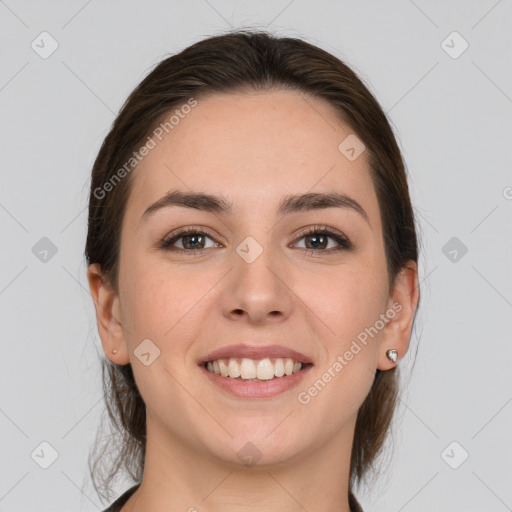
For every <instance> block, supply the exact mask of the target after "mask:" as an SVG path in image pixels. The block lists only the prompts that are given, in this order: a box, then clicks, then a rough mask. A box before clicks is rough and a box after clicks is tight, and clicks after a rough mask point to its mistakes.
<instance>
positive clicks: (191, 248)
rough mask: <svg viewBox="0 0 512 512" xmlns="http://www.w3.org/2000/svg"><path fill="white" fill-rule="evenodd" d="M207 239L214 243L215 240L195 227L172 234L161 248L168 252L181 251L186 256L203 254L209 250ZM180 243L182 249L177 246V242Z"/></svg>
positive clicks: (161, 244)
mask: <svg viewBox="0 0 512 512" xmlns="http://www.w3.org/2000/svg"><path fill="white" fill-rule="evenodd" d="M206 239H210V240H212V241H213V238H212V237H211V236H209V235H208V233H206V232H204V231H202V230H200V229H198V228H194V227H189V228H184V229H182V230H180V231H178V232H177V233H172V234H171V235H170V236H169V237H167V238H165V239H164V240H162V242H161V243H160V248H161V249H165V250H168V251H179V252H184V253H185V254H192V253H194V254H201V253H202V251H203V250H205V249H207V248H209V247H205V243H206ZM178 241H180V244H181V247H179V246H175V244H176V242H178ZM218 245H219V244H217V243H216V242H215V243H214V244H213V245H210V247H216V246H218Z"/></svg>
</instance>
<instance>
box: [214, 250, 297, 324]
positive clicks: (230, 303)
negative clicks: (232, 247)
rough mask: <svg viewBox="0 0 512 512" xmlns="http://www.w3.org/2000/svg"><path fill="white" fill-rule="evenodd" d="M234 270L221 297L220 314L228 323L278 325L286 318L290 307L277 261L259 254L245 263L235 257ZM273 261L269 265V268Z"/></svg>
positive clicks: (283, 272)
mask: <svg viewBox="0 0 512 512" xmlns="http://www.w3.org/2000/svg"><path fill="white" fill-rule="evenodd" d="M233 259H234V268H233V270H232V272H230V275H229V278H228V279H229V281H228V284H227V286H226V288H225V289H224V294H223V296H222V299H221V300H222V308H223V314H224V315H225V316H226V317H228V318H230V319H231V320H233V319H234V320H239V321H242V320H245V321H246V322H249V323H252V324H262V323H265V322H271V323H276V322H282V321H284V320H285V319H286V318H288V317H289V315H290V312H291V308H292V305H293V292H292V291H291V289H290V286H291V285H290V283H289V282H287V281H289V280H290V277H289V275H288V273H287V272H286V269H285V267H284V266H283V265H277V259H276V258H271V257H270V256H267V254H266V251H263V253H262V254H260V255H259V256H258V257H257V258H256V259H255V260H254V261H252V262H248V261H246V260H244V259H243V258H242V257H240V256H239V255H238V254H237V253H235V254H234V255H233ZM272 261H273V264H272Z"/></svg>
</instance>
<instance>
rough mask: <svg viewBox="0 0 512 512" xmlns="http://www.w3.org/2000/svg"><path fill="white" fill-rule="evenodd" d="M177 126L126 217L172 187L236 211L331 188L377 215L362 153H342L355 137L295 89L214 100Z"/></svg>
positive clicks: (160, 146) (158, 150)
mask: <svg viewBox="0 0 512 512" xmlns="http://www.w3.org/2000/svg"><path fill="white" fill-rule="evenodd" d="M177 108H178V110H179V107H177ZM175 120H178V122H177V123H176V124H174V125H173V128H172V130H171V131H170V132H169V133H168V134H167V135H165V136H164V137H163V138H162V140H161V141H160V140H159V139H158V138H155V137H153V139H154V140H155V142H156V145H155V147H154V148H153V149H151V150H150V151H149V153H148V154H147V155H146V156H145V157H144V159H143V160H142V162H141V163H140V164H139V165H138V167H137V168H136V169H135V171H134V176H133V183H132V191H131V194H130V200H129V202H128V205H127V212H126V214H127V215H129V214H130V215H132V214H133V215H139V216H140V215H142V213H143V211H144V209H145V208H147V206H148V205H149V204H151V203H152V202H154V201H157V200H158V199H159V198H160V197H162V196H163V195H164V194H165V193H167V192H168V191H169V190H171V189H181V190H183V191H194V192H199V191H200V192H208V193H212V194H220V195H223V196H225V197H229V198H230V200H231V201H232V202H233V204H234V209H235V211H236V210H242V209H244V208H253V209H254V208H261V207H264V205H266V204H268V203H273V202H275V203H277V202H279V201H280V199H281V197H282V196H283V195H287V194H296V193H304V192H329V191H333V190H334V191H339V192H341V193H346V194H349V195H351V196H354V197H356V196H357V200H358V201H359V202H360V203H364V204H363V207H364V208H365V210H366V211H367V212H368V214H369V216H370V217H371V216H372V215H374V214H375V213H377V212H376V211H375V207H376V204H372V203H374V202H376V197H375V195H374V191H373V185H372V182H371V178H370V174H369V170H368V164H367V155H366V154H365V152H363V153H362V154H361V155H360V156H359V157H358V158H357V159H355V160H353V161H350V160H348V159H347V158H346V157H345V156H344V154H342V152H341V151H340V150H339V148H338V146H339V145H340V143H341V142H342V141H344V140H345V139H346V138H347V137H348V136H350V135H353V131H352V130H351V128H350V127H349V126H348V125H346V124H344V123H342V122H341V121H340V118H339V117H338V116H337V114H336V111H335V110H334V108H333V107H332V106H331V105H330V104H329V103H327V102H326V101H325V100H320V99H317V98H313V97H311V96H309V95H304V94H302V93H300V92H295V91H266V92H255V93H243V94H241V93H240V94H215V95H209V96H207V97H204V98H198V99H197V105H196V106H195V107H193V108H191V109H190V111H189V112H188V113H187V114H182V115H181V116H180V117H179V118H178V117H176V118H175ZM248 192H250V194H249V193H248ZM374 200H375V201H374Z"/></svg>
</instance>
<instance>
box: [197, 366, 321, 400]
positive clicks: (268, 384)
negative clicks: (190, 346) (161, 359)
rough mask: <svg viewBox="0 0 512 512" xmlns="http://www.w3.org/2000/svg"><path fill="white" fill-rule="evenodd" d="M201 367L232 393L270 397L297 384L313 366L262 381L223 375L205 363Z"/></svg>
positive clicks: (242, 395) (221, 386)
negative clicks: (212, 370)
mask: <svg viewBox="0 0 512 512" xmlns="http://www.w3.org/2000/svg"><path fill="white" fill-rule="evenodd" d="M199 368H200V369H201V370H202V372H203V373H204V374H205V375H206V377H207V378H208V379H210V381H211V382H212V383H213V384H216V385H217V386H219V387H220V388H222V389H223V390H225V391H227V392H228V393H231V394H232V395H235V396H238V397H241V398H268V397H272V396H276V395H279V394H280V393H284V392H285V391H287V390H289V389H291V388H293V387H294V386H296V385H297V384H298V383H299V382H300V381H301V380H302V379H303V378H304V376H305V375H306V374H307V373H308V372H309V370H310V369H311V368H313V366H312V365H310V366H306V367H305V368H304V369H303V370H301V371H299V372H297V373H292V374H291V375H283V377H274V378H273V379H271V380H262V381H260V382H244V381H242V380H236V379H232V378H231V377H222V375H218V374H216V373H212V372H209V371H208V370H207V369H206V368H205V367H204V366H203V365H199Z"/></svg>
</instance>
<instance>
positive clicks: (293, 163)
mask: <svg viewBox="0 0 512 512" xmlns="http://www.w3.org/2000/svg"><path fill="white" fill-rule="evenodd" d="M350 134H352V131H351V130H350V129H349V128H348V127H346V126H344V125H342V124H341V123H340V121H339V120H338V118H337V117H336V115H335V112H334V110H333V109H332V107H331V106H330V105H329V104H327V103H324V102H323V101H322V100H318V99H314V98H311V97H305V96H303V95H302V94H300V93H296V92H290V91H273V92H264V93H252V94H236V95H235V94H230V95H214V96H209V97H207V98H205V99H201V100H198V104H197V106H195V107H194V108H193V109H191V111H190V112H189V113H188V114H187V115H186V116H183V119H180V121H179V123H178V124H177V125H175V126H174V128H173V130H172V132H171V133H170V134H169V135H167V136H166V137H165V138H164V139H163V140H162V141H158V139H155V140H156V142H157V144H156V146H155V147H154V148H153V149H152V150H151V151H150V152H149V154H148V155H147V156H146V157H145V158H144V160H143V161H142V163H141V164H140V165H139V167H138V168H137V169H136V170H135V171H133V172H134V175H133V178H134V181H133V184H132V185H133V187H132V189H131V193H130V197H129V200H128V203H127V209H126V211H125V216H124V218H123V224H122V236H121V251H120V254H121V256H120V265H119V295H118V297H116V298H115V302H114V310H115V311H116V315H117V318H118V319H119V321H120V323H121V324H122V325H123V326H124V330H123V344H124V345H123V346H124V347H125V349H126V360H125V361H121V360H116V362H117V363H118V364H121V363H127V362H128V361H129V362H130V363H131V364H132V367H133V371H134V375H135V378H136V382H137V385H138V388H139V390H140V393H141V395H142V397H143V399H144V401H145V403H146V409H147V415H148V416H147V421H148V425H151V426H152V428H153V429H155V430H156V429H158V431H159V432H161V433H163V435H164V436H165V438H166V439H167V440H168V441H169V442H171V443H179V444H180V445H181V446H188V447H189V448H190V449H191V450H197V451H198V452H201V453H203V454H205V455H206V456H209V457H211V458H212V459H216V460H219V459H220V460H223V461H225V462H236V463H239V461H240V460H241V459H240V454H241V453H242V454H243V453H244V451H243V450H246V451H247V450H249V451H251V450H254V454H253V455H255V454H256V453H257V454H258V455H257V457H258V458H259V459H260V460H259V463H260V464H263V463H267V462H269V463H270V462H272V461H274V462H275V461H276V460H281V461H283V460H290V461H291V460H293V459H294V458H295V457H301V456H304V455H306V454H307V453H312V452H313V451H314V450H316V449H317V448H318V447H319V446H322V445H325V443H326V442H328V441H329V440H331V439H334V438H336V436H342V435H347V432H348V431H349V430H350V429H352V430H353V426H354V422H355V418H356V415H357V411H358V409H359V407H360V405H361V404H362V402H363V401H364V399H365V397H366V395H367V393H368V391H369V390H370V388H371V385H372V382H373V378H374V373H375V370H376V369H377V368H378V367H381V368H384V366H385V363H383V362H382V361H383V359H382V352H383V349H382V343H383V340H385V333H386V332H387V330H388V328H389V326H387V327H384V328H382V327H381V326H382V323H383V322H382V318H383V315H386V314H387V313H386V312H387V311H389V309H390V307H391V303H392V302H391V296H390V292H391V291H390V290H389V289H388V275H387V271H386V259H385V253H384V243H383V235H382V226H381V221H380V214H379V205H378V202H377V197H376V194H375V190H374V187H373V184H372V181H371V178H370V174H369V168H368V162H367V155H366V153H365V152H364V151H363V153H362V154H361V155H360V156H359V157H358V158H356V159H355V160H352V161H351V160H349V159H348V158H347V157H346V156H345V155H344V154H343V153H342V152H341V151H340V150H339V149H338V146H339V145H340V143H341V142H342V141H343V140H344V139H345V138H346V137H348V136H349V135H350ZM169 192H182V193H184V194H188V193H192V192H193V193H197V194H208V195H210V196H216V197H217V198H220V199H222V200H223V201H224V202H225V203H226V204H228V203H229V204H230V205H231V210H230V211H228V210H226V211H224V210H222V209H221V208H220V207H219V208H214V207H213V206H212V205H211V204H210V203H208V204H209V205H210V206H209V207H206V206H205V205H207V202H206V201H202V202H199V203H197V202H196V203H195V204H196V206H198V207H195V208H194V207H191V206H192V203H189V206H186V205H183V204H182V205H173V204H168V205H167V206H164V207H161V208H156V207H154V208H152V209H151V210H150V211H149V212H148V213H147V214H145V215H144V212H145V211H146V209H148V207H149V206H150V205H153V204H154V203H156V202H157V201H158V200H160V199H161V198H163V197H164V196H165V195H166V194H168V193H169ZM312 193H314V194H339V195H340V196H346V197H348V198H350V199H351V200H352V201H353V203H351V204H352V206H347V205H346V203H345V206H344V205H343V204H341V205H340V204H335V203H333V202H331V203H327V204H326V203H325V202H324V203H317V207H316V208H314V207H313V206H314V204H313V203H311V201H309V202H308V201H303V202H302V203H300V202H297V201H295V202H292V201H288V202H287V203H285V206H287V208H286V209H284V210H283V209H282V208H281V211H280V207H281V206H282V203H283V202H284V201H285V200H286V199H289V198H290V197H291V196H301V195H304V194H312ZM175 197H176V196H175ZM318 197H320V196H317V199H318ZM301 204H302V207H299V206H300V205H301ZM294 205H295V207H294ZM357 205H359V206H357ZM359 207H360V209H359V210H358V208H359ZM185 228H187V229H190V230H191V231H190V232H188V233H182V230H183V229H185ZM314 228H317V231H318V233H316V234H315V233H310V230H313V229H314ZM164 243H167V247H164ZM379 319H381V321H380V323H379ZM376 325H377V326H380V327H381V328H380V329H379V328H377V329H376V330H377V331H378V332H377V333H374V334H373V335H372V336H370V335H368V329H371V328H373V329H374V330H375V326H376ZM389 325H391V322H390V324H389ZM365 329H366V331H365ZM364 332H366V333H367V334H366V343H364V342H363V341H362V340H363V339H364V338H365V336H364V334H362V333H364ZM372 332H374V331H372ZM144 340H146V341H144ZM354 342H355V343H356V345H354ZM231 345H245V346H253V347H256V348H263V352H261V353H257V354H258V357H255V362H256V363H258V361H259V360H260V359H265V357H266V356H265V355H263V354H264V352H265V347H268V346H269V345H278V346H280V347H281V349H278V350H281V351H286V350H287V349H288V350H294V351H296V352H298V353H300V354H302V356H297V360H299V361H300V359H301V358H303V359H307V360H308V361H309V363H310V364H308V366H307V367H306V368H305V369H304V370H301V371H299V372H298V374H295V373H294V374H292V375H291V376H286V375H285V376H283V377H275V378H274V379H273V380H268V381H267V380H265V379H263V383H262V382H261V381H259V382H258V383H256V385H255V384H254V383H253V384H249V385H247V384H245V386H246V387H242V386H243V384H244V383H240V382H238V381H237V387H236V389H232V388H229V389H227V388H226V387H225V386H224V384H225V382H226V381H227V380H229V379H232V377H222V376H214V375H212V374H210V373H208V371H207V370H206V369H205V368H204V367H203V365H201V364H199V363H200V362H202V361H204V360H205V359H207V358H208V356H209V354H211V353H212V352H213V351H217V350H219V349H222V348H225V347H228V346H231ZM356 346H358V347H359V351H358V350H357V348H355V347H356ZM392 346H393V345H391V347H386V348H392ZM279 353H280V352H271V351H270V349H269V354H268V355H269V356H271V357H270V359H271V362H272V361H274V359H273V357H274V356H276V355H279ZM348 353H351V354H352V357H350V355H349V354H348ZM233 354H234V355H235V356H237V355H238V356H240V355H243V354H242V353H239V352H233ZM255 354H256V352H255ZM283 354H287V353H286V352H283ZM108 355H109V357H111V355H110V354H108ZM246 355H247V354H246ZM288 355H289V354H288ZM260 356H261V357H260ZM303 356H305V357H303ZM119 357H121V358H122V357H123V356H122V355H120V356H119ZM250 358H251V356H250V355H249V356H248V359H250ZM292 359H293V358H292ZM240 361H241V359H240ZM342 361H343V362H342ZM225 363H226V364H227V365H229V357H226V358H225ZM249 367H250V366H249ZM249 367H248V368H249ZM390 367H392V365H388V366H387V367H386V368H385V369H388V368H390ZM250 368H252V367H250ZM234 371H235V372H236V369H235V370H234ZM327 374H330V376H331V377H330V378H329V376H328V375H327ZM326 375H327V376H326ZM221 380H222V381H223V383H220V381H221ZM286 380H290V382H291V384H287V385H285V384H281V383H282V382H285V381H286ZM319 380H320V381H321V384H320V385H319V384H318V381H319ZM276 381H279V382H278V384H277V385H276V384H275V382H276ZM315 383H317V385H316V388H315V386H314V385H315ZM257 386H259V387H257ZM272 386H274V387H272ZM279 386H281V387H279ZM315 390H316V391H315ZM244 393H245V396H241V395H244ZM258 393H259V394H258ZM148 429H149V426H148ZM148 442H149V439H148ZM248 442H251V443H252V445H247V443H248ZM254 447H256V448H254ZM256 449H257V450H256ZM241 450H242V451H241ZM255 456H256V455H255Z"/></svg>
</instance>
